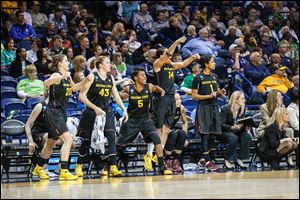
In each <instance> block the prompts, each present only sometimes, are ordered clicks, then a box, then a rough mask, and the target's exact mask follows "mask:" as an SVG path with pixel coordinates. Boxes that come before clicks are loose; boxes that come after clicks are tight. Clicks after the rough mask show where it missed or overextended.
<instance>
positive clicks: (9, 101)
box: [1, 98, 26, 116]
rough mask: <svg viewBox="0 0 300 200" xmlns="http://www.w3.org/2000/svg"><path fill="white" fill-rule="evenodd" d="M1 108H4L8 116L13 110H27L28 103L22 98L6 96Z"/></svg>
mask: <svg viewBox="0 0 300 200" xmlns="http://www.w3.org/2000/svg"><path fill="white" fill-rule="evenodd" d="M1 108H2V109H4V111H5V115H6V116H7V115H8V113H9V112H10V111H12V110H19V111H20V110H25V109H26V104H25V103H24V102H23V101H22V100H21V99H17V98H6V99H2V100H1Z"/></svg>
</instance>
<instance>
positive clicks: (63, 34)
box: [49, 28, 72, 49]
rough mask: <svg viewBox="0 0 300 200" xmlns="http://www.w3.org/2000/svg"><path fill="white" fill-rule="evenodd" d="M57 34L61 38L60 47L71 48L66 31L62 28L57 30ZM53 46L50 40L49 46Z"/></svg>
mask: <svg viewBox="0 0 300 200" xmlns="http://www.w3.org/2000/svg"><path fill="white" fill-rule="evenodd" d="M57 35H59V36H60V37H61V39H62V48H63V49H65V48H72V42H71V40H72V39H71V38H70V37H69V36H68V31H67V30H66V29H64V28H61V29H58V30H57ZM52 47H53V43H52V42H50V45H49V48H52Z"/></svg>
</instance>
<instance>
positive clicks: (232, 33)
mask: <svg viewBox="0 0 300 200" xmlns="http://www.w3.org/2000/svg"><path fill="white" fill-rule="evenodd" d="M236 31H237V28H236V27H235V26H229V27H228V35H226V36H225V37H224V42H225V46H224V48H225V49H229V46H230V45H231V44H233V43H234V41H235V40H236V39H238V36H237V35H236Z"/></svg>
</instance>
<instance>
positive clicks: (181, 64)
mask: <svg viewBox="0 0 300 200" xmlns="http://www.w3.org/2000/svg"><path fill="white" fill-rule="evenodd" d="M199 59H200V55H199V54H195V55H192V56H191V57H189V58H187V59H185V60H184V61H182V62H175V63H172V65H173V67H174V70H177V69H180V68H184V67H186V66H188V65H189V64H191V63H192V62H193V61H194V60H199Z"/></svg>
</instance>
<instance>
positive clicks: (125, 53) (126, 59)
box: [118, 42, 132, 65]
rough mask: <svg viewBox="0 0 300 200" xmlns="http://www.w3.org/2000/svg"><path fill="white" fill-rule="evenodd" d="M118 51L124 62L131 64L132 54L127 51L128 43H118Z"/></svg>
mask: <svg viewBox="0 0 300 200" xmlns="http://www.w3.org/2000/svg"><path fill="white" fill-rule="evenodd" d="M118 51H119V52H120V53H121V54H122V59H123V61H124V63H126V65H128V64H130V65H132V55H130V54H129V53H128V52H129V49H128V45H127V44H126V43H124V42H123V43H122V44H120V47H119V49H118Z"/></svg>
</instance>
